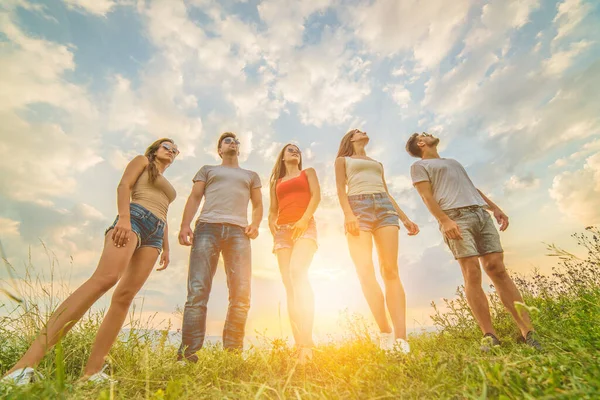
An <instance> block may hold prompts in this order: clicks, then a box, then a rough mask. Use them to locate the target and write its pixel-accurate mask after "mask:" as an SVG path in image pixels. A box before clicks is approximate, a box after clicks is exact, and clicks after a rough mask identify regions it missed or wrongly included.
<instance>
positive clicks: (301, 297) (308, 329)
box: [290, 239, 317, 347]
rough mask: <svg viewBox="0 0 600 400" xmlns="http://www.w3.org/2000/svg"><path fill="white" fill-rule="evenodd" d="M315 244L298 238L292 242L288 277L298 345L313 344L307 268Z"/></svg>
mask: <svg viewBox="0 0 600 400" xmlns="http://www.w3.org/2000/svg"><path fill="white" fill-rule="evenodd" d="M316 250H317V246H316V245H315V242H314V241H313V240H310V239H298V240H297V241H296V243H294V248H293V250H292V257H291V259H290V277H291V281H292V287H293V289H294V305H295V307H296V310H297V313H298V317H299V318H298V320H299V321H298V322H299V326H298V331H299V339H300V340H299V341H298V342H297V343H298V344H299V345H300V346H305V347H312V346H314V343H313V340H312V330H313V323H314V317H315V298H314V294H313V291H312V288H311V286H310V281H309V280H308V268H309V267H310V263H311V262H312V259H313V256H314V254H315V251H316Z"/></svg>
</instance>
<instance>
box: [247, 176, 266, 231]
mask: <svg viewBox="0 0 600 400" xmlns="http://www.w3.org/2000/svg"><path fill="white" fill-rule="evenodd" d="M250 201H251V202H252V222H251V223H250V225H248V226H247V227H246V235H248V237H249V238H250V239H256V237H257V236H258V227H259V226H260V221H261V220H262V217H263V201H262V192H261V190H260V187H257V188H254V189H252V191H251V192H250Z"/></svg>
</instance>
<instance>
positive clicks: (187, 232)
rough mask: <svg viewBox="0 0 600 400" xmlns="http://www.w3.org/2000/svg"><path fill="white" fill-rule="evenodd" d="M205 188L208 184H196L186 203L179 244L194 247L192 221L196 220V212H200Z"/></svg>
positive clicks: (201, 182)
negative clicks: (199, 208)
mask: <svg viewBox="0 0 600 400" xmlns="http://www.w3.org/2000/svg"><path fill="white" fill-rule="evenodd" d="M205 187H206V182H204V181H196V182H194V186H192V192H191V193H190V195H189V196H188V199H187V201H186V202H185V208H184V209H183V217H182V218H181V228H180V229H179V243H180V244H182V245H184V246H191V245H192V240H193V239H194V232H193V231H192V228H191V227H190V224H191V223H192V219H194V216H195V215H196V212H198V207H200V202H201V201H202V196H204V188H205Z"/></svg>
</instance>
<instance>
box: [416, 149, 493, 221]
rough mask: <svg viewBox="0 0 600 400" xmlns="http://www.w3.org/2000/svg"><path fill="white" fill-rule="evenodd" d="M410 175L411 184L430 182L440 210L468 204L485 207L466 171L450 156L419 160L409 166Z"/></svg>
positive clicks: (485, 204)
mask: <svg viewBox="0 0 600 400" xmlns="http://www.w3.org/2000/svg"><path fill="white" fill-rule="evenodd" d="M410 177H411V178H412V181H413V185H414V184H415V183H418V182H424V181H429V182H431V187H432V189H433V198H434V199H435V201H437V203H438V204H439V205H440V207H441V209H442V210H451V209H453V208H459V207H468V206H482V207H487V203H486V202H485V200H483V197H481V195H480V194H479V192H478V191H477V188H475V185H473V182H471V179H470V178H469V175H467V171H465V169H464V168H463V166H462V165H461V164H460V163H459V162H458V161H456V160H453V159H451V158H431V159H427V160H419V161H417V162H415V163H414V164H413V165H412V166H411V167H410Z"/></svg>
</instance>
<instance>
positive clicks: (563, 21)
mask: <svg viewBox="0 0 600 400" xmlns="http://www.w3.org/2000/svg"><path fill="white" fill-rule="evenodd" d="M556 8H557V10H558V12H557V13H556V17H554V23H555V25H556V36H555V37H554V39H553V40H552V44H553V45H555V43H556V42H557V41H559V40H561V39H563V38H566V37H567V36H569V35H571V34H572V33H573V32H574V31H575V30H576V28H577V27H578V26H579V25H580V24H581V22H582V21H583V20H584V18H585V17H586V16H587V15H588V13H589V12H590V11H591V6H590V4H588V3H585V2H582V1H581V0H565V1H563V2H561V3H558V5H557V6H556Z"/></svg>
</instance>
